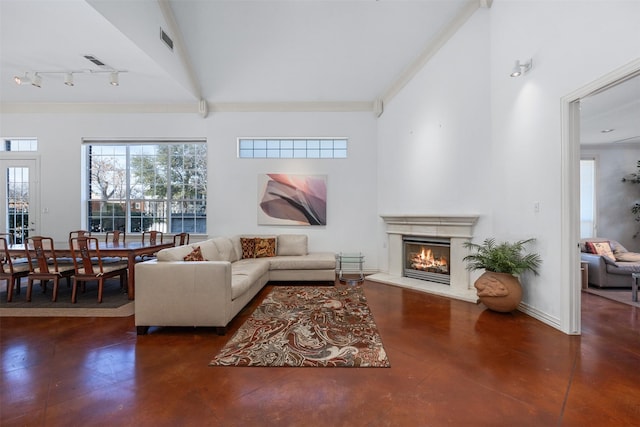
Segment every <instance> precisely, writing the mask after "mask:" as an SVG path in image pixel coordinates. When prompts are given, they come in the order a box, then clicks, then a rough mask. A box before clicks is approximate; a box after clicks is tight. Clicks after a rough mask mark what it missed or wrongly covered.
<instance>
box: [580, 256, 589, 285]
mask: <svg viewBox="0 0 640 427" xmlns="http://www.w3.org/2000/svg"><path fill="white" fill-rule="evenodd" d="M580 271H581V273H582V289H587V288H588V287H589V263H588V262H581V263H580Z"/></svg>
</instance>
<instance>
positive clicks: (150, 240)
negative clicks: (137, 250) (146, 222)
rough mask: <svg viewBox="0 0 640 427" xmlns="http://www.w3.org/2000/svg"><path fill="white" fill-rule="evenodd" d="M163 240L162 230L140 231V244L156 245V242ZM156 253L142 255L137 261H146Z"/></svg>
mask: <svg viewBox="0 0 640 427" xmlns="http://www.w3.org/2000/svg"><path fill="white" fill-rule="evenodd" d="M163 241H164V233H163V232H162V231H155V230H151V231H145V232H143V233H142V244H143V245H157V244H158V243H163ZM155 257H156V254H155V253H154V254H149V255H142V256H141V257H140V258H139V259H138V260H137V261H148V260H151V259H154V258H155Z"/></svg>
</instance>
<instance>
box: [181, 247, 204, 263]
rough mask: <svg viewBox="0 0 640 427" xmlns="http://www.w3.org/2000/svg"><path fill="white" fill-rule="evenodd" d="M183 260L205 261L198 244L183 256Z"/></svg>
mask: <svg viewBox="0 0 640 427" xmlns="http://www.w3.org/2000/svg"><path fill="white" fill-rule="evenodd" d="M184 260H185V261H205V259H204V257H203V256H202V251H200V246H196V247H195V249H194V250H192V251H191V252H190V253H188V254H187V255H186V256H185V257H184Z"/></svg>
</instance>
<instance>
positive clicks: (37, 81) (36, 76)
mask: <svg viewBox="0 0 640 427" xmlns="http://www.w3.org/2000/svg"><path fill="white" fill-rule="evenodd" d="M0 1H2V0H0ZM126 72H127V71H126V70H114V69H112V68H111V69H106V70H71V71H32V73H33V74H32V76H33V77H31V78H30V77H29V72H25V73H24V74H23V75H16V76H13V81H14V82H15V83H16V84H17V85H28V84H29V83H30V84H31V85H33V86H35V87H42V75H45V74H64V84H65V85H67V86H75V83H74V80H73V75H74V74H89V75H94V74H102V75H104V74H107V73H108V74H109V84H111V85H112V86H119V85H120V79H119V77H120V73H126Z"/></svg>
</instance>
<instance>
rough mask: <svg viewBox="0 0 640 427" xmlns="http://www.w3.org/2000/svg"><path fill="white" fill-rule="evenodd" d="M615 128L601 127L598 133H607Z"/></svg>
mask: <svg viewBox="0 0 640 427" xmlns="http://www.w3.org/2000/svg"><path fill="white" fill-rule="evenodd" d="M614 130H615V129H602V130H601V131H600V133H609V132H613V131H614Z"/></svg>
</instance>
